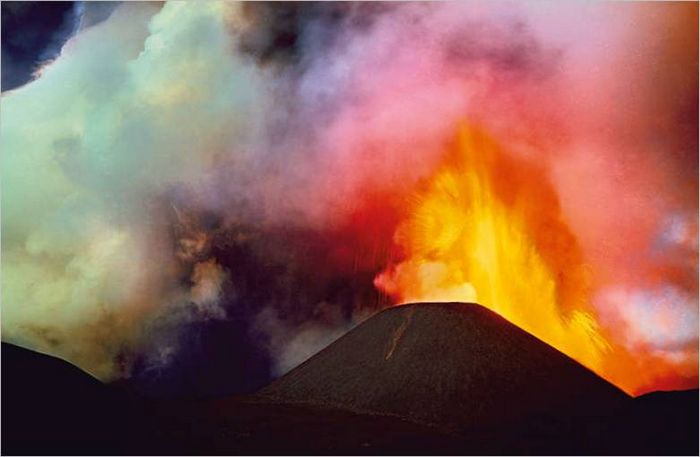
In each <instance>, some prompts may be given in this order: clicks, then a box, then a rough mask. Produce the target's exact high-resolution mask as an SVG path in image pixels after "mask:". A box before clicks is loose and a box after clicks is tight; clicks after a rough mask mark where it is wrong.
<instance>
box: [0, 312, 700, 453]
mask: <svg viewBox="0 0 700 457" xmlns="http://www.w3.org/2000/svg"><path fill="white" fill-rule="evenodd" d="M2 419H3V420H2V449H1V450H2V453H3V454H136V455H143V454H156V455H163V454H167V455H171V454H173V455H179V454H186V455H190V454H205V455H232V454H249V455H250V454H267V455H270V454H273V455H274V454H307V455H308V454H322V455H348V454H351V455H353V454H354V455H367V454H369V455H392V454H404V455H415V454H422V455H428V454H442V455H452V454H457V455H460V454H461V455H464V454H560V455H561V454H608V455H609V454H627V455H629V454H637V455H645V454H652V455H660V454H667V455H676V454H682V455H692V454H695V455H697V452H698V391H697V390H694V391H686V392H659V393H652V394H649V395H645V396H642V397H639V398H636V399H631V398H629V397H627V396H626V395H625V394H624V393H622V392H621V391H620V390H618V389H617V388H616V387H614V386H612V385H610V384H609V383H607V382H606V381H604V380H603V379H601V378H599V377H598V376H597V375H595V374H594V373H592V372H591V371H589V370H588V369H586V368H584V367H582V366H581V365H579V364H578V363H576V362H575V361H573V360H572V359H570V358H568V357H566V356H565V355H563V354H562V353H560V352H559V351H557V350H556V349H554V348H552V347H550V346H548V345H546V344H545V343H543V342H542V341H540V340H538V339H537V338H535V337H533V336H532V335H530V334H528V333H526V332H524V331H522V330H521V329H519V328H517V327H515V326H514V325H512V324H510V323H508V322H507V321H505V320H504V319H503V318H501V317H499V316H498V315H496V314H494V313H492V312H490V311H488V310H486V309H485V308H482V307H480V306H478V305H469V304H458V303H452V304H417V305H406V306H402V307H396V308H392V309H389V310H385V311H382V312H380V313H378V314H377V315H375V316H374V317H372V318H370V319H368V320H367V321H365V322H364V323H363V324H361V325H360V326H358V327H357V328H355V329H354V330H352V331H350V332H349V333H348V334H346V335H345V336H343V337H341V338H340V339H339V340H337V341H336V342H335V343H333V344H332V345H330V346H329V347H328V348H326V349H324V350H323V351H321V352H320V353H318V354H317V355H315V356H313V357H312V358H310V359H309V360H308V361H307V362H305V363H304V364H302V365H301V366H299V367H298V368H296V369H294V370H292V371H291V372H290V373H288V374H287V375H286V376H284V377H282V378H280V379H279V380H277V381H275V382H273V383H272V384H271V385H269V386H268V387H266V388H264V389H263V390H262V391H260V392H259V393H258V394H256V395H247V396H238V397H229V398H218V399H210V400H192V399H189V400H185V399H180V400H178V399H172V398H171V399H167V400H159V401H153V400H149V399H146V398H142V397H140V396H138V395H133V394H131V393H129V392H126V391H124V390H123V389H122V388H115V386H114V385H104V384H101V383H99V382H98V381H96V380H95V379H94V378H92V377H90V376H88V375H87V374H84V373H82V372H81V371H80V370H78V369H77V368H76V367H74V366H72V365H70V364H68V363H66V362H64V361H62V360H58V359H55V358H52V357H48V356H44V355H39V354H36V353H33V352H31V351H27V350H24V349H21V348H17V347H14V346H11V345H7V344H5V343H3V344H2Z"/></svg>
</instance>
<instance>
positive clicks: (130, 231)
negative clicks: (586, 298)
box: [0, 2, 697, 396]
mask: <svg viewBox="0 0 700 457" xmlns="http://www.w3.org/2000/svg"><path fill="white" fill-rule="evenodd" d="M549 6H551V5H548V6H547V7H545V6H543V5H540V4H537V3H532V4H522V3H519V4H511V3H497V2H496V3H489V4H485V3H471V2H470V3H457V2H454V3H428V4H423V3H392V4H384V3H380V4H374V3H300V4H277V3H274V4H272V3H246V4H239V3H219V2H207V3H206V4H202V5H199V4H198V5H193V4H188V3H175V2H174V3H167V4H165V5H164V6H162V7H161V6H160V5H152V4H142V3H137V4H131V3H126V4H123V5H120V6H119V7H117V8H116V9H115V10H114V11H113V12H112V13H111V14H109V16H108V17H107V18H106V19H105V20H104V21H103V22H100V23H97V24H96V25H93V26H91V27H87V28H85V29H83V30H80V31H79V32H78V33H77V34H76V36H74V37H73V38H71V39H70V40H68V42H67V43H66V44H65V45H64V46H63V48H62V50H61V53H60V55H59V56H58V57H57V58H56V59H55V61H53V62H52V63H51V64H50V65H47V66H46V67H44V68H42V70H41V72H40V74H39V77H38V78H37V79H36V80H35V81H33V82H31V83H30V84H27V85H26V86H24V87H22V88H20V89H17V90H15V91H12V92H11V93H8V94H3V99H2V106H1V110H2V117H3V123H2V126H1V127H0V134H1V138H0V141H1V142H2V148H3V157H2V182H3V192H2V211H3V218H2V236H3V244H2V257H3V276H2V302H3V304H2V312H3V313H2V331H3V339H5V340H9V341H12V342H16V343H19V344H22V345H26V346H30V347H33V348H35V349H38V350H41V351H45V352H50V353H53V354H56V355H58V356H61V357H64V358H67V359H69V360H71V361H73V362H75V363H77V364H78V365H79V366H81V367H82V368H84V369H86V370H87V371H89V372H90V373H92V374H94V375H96V376H98V377H99V378H101V379H103V380H113V379H124V378H126V379H129V380H130V381H129V382H132V383H133V384H134V385H137V386H138V388H140V389H143V390H144V391H147V392H149V393H152V394H161V395H182V394H194V395H202V396H206V395H212V394H215V393H216V394H224V393H232V392H243V391H250V390H254V389H255V388H257V387H259V386H261V385H263V384H264V383H266V382H268V381H269V380H270V379H271V378H272V377H273V376H276V375H279V374H281V373H283V372H284V371H286V370H288V369H289V368H291V367H292V366H293V365H294V364H295V363H298V362H300V361H302V360H303V359H304V358H306V357H307V356H308V355H310V354H311V353H312V352H313V351H315V350H317V349H320V348H321V347H322V346H323V345H325V344H327V343H328V342H330V340H332V339H333V338H334V337H336V336H337V335H339V334H340V333H342V332H343V331H344V330H346V329H349V328H350V327H352V326H353V325H354V324H355V323H357V322H358V320H359V319H360V318H359V317H358V316H366V315H369V314H371V312H372V311H374V310H377V309H380V308H382V307H385V306H389V305H390V301H389V298H388V297H386V296H383V295H382V294H380V293H379V292H378V291H377V290H376V289H375V288H374V286H373V280H374V277H375V276H376V274H377V273H378V272H380V271H382V270H383V269H384V268H385V267H386V265H387V262H388V260H389V259H390V258H392V256H395V255H397V253H396V252H395V251H396V246H395V245H394V243H393V242H392V238H393V235H394V231H395V229H396V227H397V225H398V223H399V221H400V220H401V218H402V217H403V216H405V214H403V211H404V207H405V205H404V204H403V203H404V202H405V200H406V199H407V198H411V195H412V192H413V190H414V188H415V186H416V185H419V184H420V182H421V180H423V179H425V178H427V177H429V176H430V174H431V173H432V172H433V170H434V169H435V167H436V166H437V164H438V163H439V162H440V160H441V159H442V153H443V151H444V147H445V145H446V144H447V143H448V142H449V141H451V140H452V137H453V135H454V133H455V131H456V127H457V125H458V124H459V122H462V121H464V120H467V121H469V122H471V123H474V124H478V125H480V126H482V127H483V128H484V129H485V130H487V131H489V132H490V133H491V134H492V135H493V136H494V137H495V138H497V139H498V140H499V141H501V142H502V143H503V144H504V146H505V147H507V148H508V149H509V150H510V151H512V153H513V154H514V155H517V156H518V157H520V158H521V159H522V160H526V161H527V160H530V161H534V162H537V163H538V164H539V165H540V166H541V168H543V169H545V170H546V171H547V173H548V175H547V179H550V180H551V181H552V183H553V185H554V187H555V188H556V191H557V195H558V197H559V199H560V203H561V207H562V212H563V218H564V219H565V222H566V223H567V224H569V225H570V227H571V230H572V232H573V233H575V234H576V236H577V242H578V243H580V245H581V247H582V250H583V252H584V255H585V257H586V261H587V262H589V263H590V264H591V266H592V269H593V270H594V271H595V275H596V277H595V278H594V282H595V287H597V288H598V291H599V294H598V295H597V298H596V301H595V306H596V308H595V309H596V310H597V311H598V312H599V314H600V316H601V317H602V318H603V319H605V318H609V320H608V322H617V321H618V320H619V319H623V320H625V319H626V320H625V323H626V324H625V325H626V326H625V327H615V326H613V325H611V330H610V333H611V337H612V338H615V339H617V340H619V341H621V342H622V341H630V338H634V335H636V334H639V331H640V328H641V327H640V325H642V326H643V323H640V322H639V319H634V318H633V317H629V316H637V312H636V311H632V312H631V314H630V313H627V311H626V310H627V308H625V309H623V307H622V306H621V305H616V304H615V300H612V301H611V300H609V299H608V298H609V297H611V296H612V297H619V296H620V294H619V293H612V294H611V293H607V292H606V291H610V290H613V291H619V290H625V291H631V292H625V293H629V294H632V295H633V296H637V295H634V294H636V293H638V292H635V291H642V290H648V289H649V288H650V285H649V282H650V279H649V278H652V277H653V278H656V279H655V280H656V283H655V284H654V285H653V286H654V287H656V288H661V289H662V290H670V289H663V288H664V287H672V288H674V289H673V290H677V291H678V293H677V294H676V295H675V296H678V297H680V296H683V297H685V296H690V297H696V296H697V282H696V281H695V280H694V279H691V276H692V275H693V274H694V275H695V277H696V276H697V225H695V226H693V223H692V221H693V220H695V219H697V200H695V197H694V196H695V195H697V157H696V156H695V155H694V152H693V154H691V152H692V151H697V140H696V139H697V76H696V75H697V58H696V57H692V56H693V55H695V56H696V55H697V39H696V40H695V44H692V45H690V44H688V43H692V38H693V32H692V30H693V27H692V25H691V26H689V25H688V24H686V23H684V22H683V21H684V19H682V17H685V16H688V13H689V12H690V13H692V14H695V17H697V7H692V6H673V5H654V6H653V7H651V6H637V5H607V4H606V5H562V6H556V8H555V10H556V11H555V12H554V13H552V12H551V10H550V9H549ZM693 8H694V9H693ZM686 10H687V11H686ZM692 14H691V15H692ZM584 19H585V20H584ZM635 24H642V26H640V27H637V26H636V25H635ZM668 25H677V26H678V27H677V29H678V30H680V31H679V32H673V33H672V36H671V37H669V39H668V40H666V41H664V43H663V44H658V43H656V42H654V43H649V41H648V40H641V39H640V34H641V33H642V31H644V32H650V33H661V32H659V31H660V30H666V29H667V26H668ZM684 30H691V32H683V31H684ZM694 34H695V38H697V28H696V27H695V29H694ZM643 36H647V35H643ZM693 46H694V48H693ZM690 48H693V49H695V54H692V52H690V51H692V50H693V49H690ZM687 49H690V51H687ZM693 65H695V67H694V68H695V70H694V73H693V74H694V75H695V76H692V77H691V76H688V75H689V74H690V70H692V68H693ZM666 75H675V76H676V77H677V79H676V81H678V82H677V83H674V84H671V83H664V79H663V77H664V76H666ZM693 95H694V100H695V102H694V103H695V104H694V105H693V103H690V105H692V106H690V105H689V102H688V101H687V100H691V99H693ZM689 106H690V107H689ZM693 106H694V108H695V110H694V111H693V110H692V109H690V108H693ZM669 151H674V152H673V153H669ZM688 169H690V171H688ZM692 170H695V171H696V173H695V174H693V173H692ZM679 177H680V179H679ZM650 189H653V192H652V191H651V190H650ZM693 189H694V192H691V190H693ZM652 193H653V195H651V194H652ZM611 195H612V196H615V198H610V196H611ZM689 195H692V198H691V197H688V196H689ZM678 215H681V216H678ZM679 217H680V219H679ZM678 220H682V222H677V221H678ZM674 221H676V222H675V224H676V225H674ZM669 224H670V226H671V228H669ZM679 224H680V225H683V226H684V227H685V226H686V225H687V226H688V227H690V228H688V229H687V230H686V229H679V228H677V226H678V225H679ZM684 224H685V225H684ZM693 227H695V228H694V229H693ZM681 232H683V234H680V233H681ZM664 234H665V235H664ZM659 243H662V244H663V243H667V244H669V243H670V244H671V245H673V246H675V247H674V249H659V248H658V246H659ZM629 252H634V253H635V255H636V257H635V258H634V259H632V258H630V257H628V256H627V254H628V253H629ZM693 256H694V257H693ZM625 272H627V273H625ZM654 287H652V289H653V288H654ZM639 293H643V292H639ZM652 296H654V295H653V294H652ZM645 303H646V302H645ZM645 306H648V307H650V308H652V309H657V308H663V307H664V305H663V304H662V303H658V302H654V301H653V300H652V302H650V303H649V304H648V305H645ZM674 306H678V307H679V309H682V312H681V314H680V315H690V316H695V319H697V300H693V299H690V300H688V301H683V303H678V304H676V305H674ZM618 311H619V312H618ZM650 312H652V314H653V311H650ZM683 313H686V314H683ZM610 316H612V317H610ZM620 316H622V317H620ZM620 328H622V330H620ZM616 332H617V333H616ZM660 338H661V339H663V335H661V336H660ZM693 339H694V340H695V341H697V332H695V333H693V332H690V334H689V335H688V341H691V342H692V341H693ZM647 343H648V344H652V345H654V344H657V343H658V345H659V347H663V348H664V351H666V352H665V353H664V354H666V355H667V354H668V352H669V351H670V352H671V353H673V354H675V355H673V356H672V357H676V359H677V358H678V357H679V354H678V351H677V350H676V348H677V345H671V346H668V344H666V343H665V342H664V341H646V342H645V344H647ZM621 344H622V343H621ZM696 346H697V345H696ZM635 347H637V346H634V345H633V346H631V349H630V350H631V351H634V350H635V349H634V348H635ZM674 351H675V352H674ZM680 351H681V352H682V353H683V354H685V355H688V353H690V354H691V355H692V354H693V351H695V352H694V353H695V354H697V347H695V348H694V349H687V346H683V349H680ZM688 351H690V352H688ZM666 355H663V354H662V356H661V357H666ZM696 359H697V357H696ZM684 360H685V359H684ZM683 363H685V362H683ZM677 366H678V365H673V364H671V365H670V368H669V369H668V370H666V371H665V372H663V373H652V372H653V370H652V369H651V368H648V370H649V372H650V373H651V374H650V375H649V376H650V379H651V378H653V377H654V376H657V375H658V376H667V375H668V374H669V373H674V369H677ZM674 367H675V368H674ZM683 370H685V372H684V373H686V374H687V372H690V374H691V377H692V373H693V370H694V371H695V377H696V378H697V360H696V362H695V366H694V367H693V366H692V364H691V366H690V368H688V366H686V365H683ZM677 371H678V370H677ZM681 371H682V370H681ZM683 376H685V375H683ZM684 379H685V378H684ZM650 382H651V381H650ZM678 382H679V383H680V384H682V382H683V381H678Z"/></svg>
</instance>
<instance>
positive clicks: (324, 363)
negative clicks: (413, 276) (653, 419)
mask: <svg viewBox="0 0 700 457" xmlns="http://www.w3.org/2000/svg"><path fill="white" fill-rule="evenodd" d="M260 395H261V396H263V397H267V398H270V399H274V400H276V401H284V402H299V403H307V404H312V405H318V406H332V407H339V408H344V409H348V410H351V411H356V412H361V413H372V414H383V415H395V416H399V417H402V418H406V419H410V420H413V421H417V422H422V423H427V424H433V425H440V426H444V427H448V428H450V429H453V430H459V429H461V428H464V427H471V426H476V425H479V426H483V425H487V424H496V423H501V424H502V423H508V422H511V421H516V420H520V419H522V418H524V417H543V416H557V417H559V418H562V417H581V416H595V415H599V414H600V413H601V412H605V411H609V410H610V409H614V408H616V407H617V406H619V405H620V403H621V402H624V401H625V400H627V399H628V396H627V395H626V394H625V393H624V392H622V391H621V390H619V389H618V388H617V387H615V386H613V385H612V384H610V383H608V382H607V381H605V380H603V379H602V378H600V377H598V376H597V375H596V374H594V373H593V372H591V371H590V370H588V369H586V368H585V367H583V366H582V365H580V364H579V363H577V362H576V361H574V360H573V359H570V358H569V357H567V356H566V355H564V354H562V353H561V352H559V351H557V350H556V349H554V348H552V347H551V346H549V345H547V344H545V343H543V342H542V341H540V340H538V339H537V338H535V337H534V336H532V335H530V334H529V333H527V332H525V331H524V330H522V329H520V328H518V327H516V326H515V325H513V324H511V323H509V322H508V321H506V320H505V319H503V318H502V317H500V316H498V315H497V314H495V313H493V312H491V311H489V310H488V309H486V308H483V307H481V306H479V305H475V304H465V303H427V304H410V305H403V306H398V307H394V308H390V309H388V310H386V311H383V312H381V313H379V314H378V315H376V316H375V317H374V318H372V319H369V320H368V321H366V322H365V323H363V324H362V325H360V326H358V327H357V328H355V329H354V330H352V331H350V332H349V333H348V334H346V335H345V336H343V337H342V338H340V339H339V340H337V341H336V342H335V343H333V344H331V345H330V346H329V347H327V348H326V349H324V350H323V351H321V352H320V353H318V354H317V355H315V356H314V357H312V358H311V359H309V360H308V361H306V362H305V363H303V364H302V365H301V366H299V367H297V368H296V369H294V370H292V371H291V372H290V373H288V374H287V375H286V376H284V377H282V378H281V379H279V380H277V381H275V382H273V383H272V384H271V385H270V386H268V387H267V388H265V389H263V390H262V391H261V392H260Z"/></svg>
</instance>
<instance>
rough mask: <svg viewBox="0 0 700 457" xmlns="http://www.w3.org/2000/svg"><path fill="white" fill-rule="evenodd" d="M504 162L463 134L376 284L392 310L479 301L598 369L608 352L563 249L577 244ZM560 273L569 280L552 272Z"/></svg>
mask: <svg viewBox="0 0 700 457" xmlns="http://www.w3.org/2000/svg"><path fill="white" fill-rule="evenodd" d="M508 160H509V159H508V158H507V157H506V156H505V155H504V154H503V152H502V151H500V150H499V149H498V148H497V147H496V145H495V144H494V143H493V142H491V141H490V140H489V139H488V138H487V137H486V136H485V135H483V134H482V133H480V132H477V131H475V130H470V129H467V128H463V129H462V130H461V132H460V135H459V141H458V144H457V146H456V147H455V150H454V151H453V154H452V155H451V156H450V158H449V160H448V161H447V163H446V164H445V165H444V166H443V167H442V168H441V169H440V170H439V171H438V172H437V173H436V174H435V175H434V176H433V178H432V179H431V180H430V181H429V182H428V183H427V185H426V187H425V188H424V189H422V190H421V191H420V192H419V193H418V195H417V198H416V200H415V202H413V204H412V205H411V208H410V214H411V215H410V217H409V218H408V219H407V220H405V221H404V222H403V223H402V224H401V225H400V227H399V229H398V231H397V233H396V238H395V240H396V242H397V243H398V244H399V246H401V247H402V248H403V250H404V252H405V254H406V258H405V260H404V261H403V262H400V263H398V264H397V265H393V266H391V267H390V268H388V269H387V270H386V271H385V272H383V273H382V274H380V275H379V276H378V277H377V279H376V284H377V286H378V287H379V288H381V289H382V290H384V291H385V292H387V293H389V294H391V295H393V296H394V297H395V298H396V299H397V301H398V302H399V303H407V302H416V301H465V302H478V303H479V304H481V305H483V306H486V307H487V308H489V309H491V310H493V311H495V312H497V313H499V314H500V315H502V316H504V317H505V318H506V319H508V320H509V321H511V322H513V323H514V324H516V325H518V326H519V327H521V328H523V329H525V330H527V331H528V332H530V333H532V334H534V335H535V336H537V337H538V338H540V339H542V340H544V341H546V342H547V343H549V344H551V345H552V346H554V347H556V348H558V349H559V350H561V351H562V352H564V353H566V354H568V355H569V356H571V357H573V358H575V359H577V360H578V361H579V362H581V363H583V364H585V365H587V366H588V367H590V368H592V369H594V370H600V369H601V368H602V356H603V353H604V352H605V351H606V350H607V348H608V345H607V343H606V341H605V339H604V338H603V337H602V336H601V335H600V334H599V333H598V330H597V325H596V322H595V320H594V319H593V317H592V316H591V315H589V314H588V313H587V312H586V311H585V308H584V306H582V305H586V304H587V303H588V296H587V287H586V284H585V275H584V274H582V271H583V268H584V265H583V264H582V263H581V264H576V263H575V261H576V257H575V256H572V255H571V253H570V252H569V251H570V250H572V249H573V250H575V248H576V246H575V245H574V244H572V245H567V242H566V241H567V240H568V241H571V240H573V238H572V237H568V232H567V228H566V225H565V224H564V223H563V222H561V220H559V216H558V207H554V208H552V207H550V206H551V205H550V206H547V205H548V204H549V202H548V201H538V200H537V197H538V195H539V191H540V190H541V189H542V188H543V186H542V182H537V180H541V179H544V176H543V175H539V174H536V173H535V174H534V175H532V176H527V177H523V176H522V175H520V176H515V177H513V179H512V182H511V181H509V178H511V177H512V176H511V175H509V173H508V170H509V169H508V164H509V163H508ZM516 178H517V179H516ZM499 180H500V181H499ZM533 180H535V181H533ZM554 201H555V202H556V198H554ZM555 206H556V205H555ZM535 229H537V230H539V231H540V232H539V233H538V236H534V235H535V234H534V233H533V230H535ZM543 230H544V231H545V233H542V231H543ZM546 231H551V233H547V232H546ZM560 232H563V233H560ZM560 240H564V241H563V242H560ZM572 243H575V242H573V241H572ZM572 259H573V260H572ZM566 270H570V273H571V275H570V276H567V275H566V274H564V275H562V274H557V271H564V273H566ZM567 281H568V283H567ZM571 281H577V282H578V284H572V283H571ZM564 310H566V311H564Z"/></svg>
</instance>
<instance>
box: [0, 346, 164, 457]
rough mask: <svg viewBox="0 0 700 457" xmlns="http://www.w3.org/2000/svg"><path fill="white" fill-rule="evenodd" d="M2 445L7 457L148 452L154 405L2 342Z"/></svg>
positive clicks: (66, 365)
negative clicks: (19, 455) (16, 455)
mask: <svg viewBox="0 0 700 457" xmlns="http://www.w3.org/2000/svg"><path fill="white" fill-rule="evenodd" d="M1 362H2V403H1V405H2V442H1V444H0V446H1V449H0V451H2V454H3V455H8V454H36V455H41V454H49V455H50V454H93V453H94V454H100V453H101V454H104V453H109V454H115V453H117V454H119V453H127V452H131V451H132V450H133V451H134V452H136V451H137V448H138V449H140V450H141V452H147V450H148V449H149V446H150V444H149V439H148V438H147V436H148V433H149V430H152V429H153V424H152V423H151V422H150V420H151V418H152V417H153V415H152V414H151V413H152V412H153V407H152V405H151V404H150V402H148V401H144V400H142V399H140V398H138V397H135V396H132V395H131V394H129V393H127V392H123V391H119V390H117V389H113V388H110V387H109V386H106V385H104V384H102V383H101V382H100V381H98V380H97V379H95V378H93V377H91V376H89V375H87V374H86V373H84V372H83V371H81V370H80V369H79V368H77V367H75V366H74V365H71V364H70V363H68V362H65V361H63V360H60V359H57V358H54V357H51V356H48V355H44V354H39V353H37V352H33V351H30V350H27V349H23V348H21V347H18V346H14V345H11V344H7V343H2V359H1Z"/></svg>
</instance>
